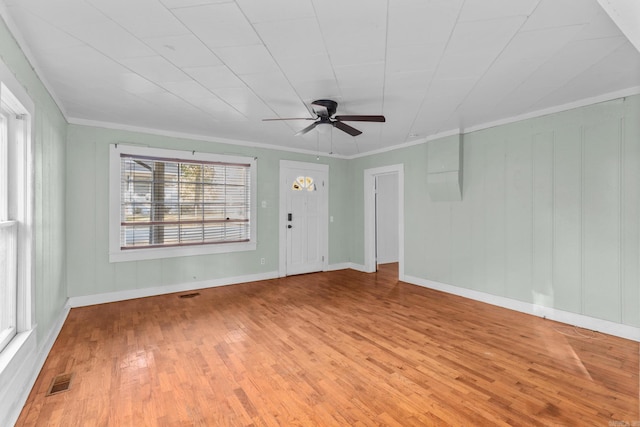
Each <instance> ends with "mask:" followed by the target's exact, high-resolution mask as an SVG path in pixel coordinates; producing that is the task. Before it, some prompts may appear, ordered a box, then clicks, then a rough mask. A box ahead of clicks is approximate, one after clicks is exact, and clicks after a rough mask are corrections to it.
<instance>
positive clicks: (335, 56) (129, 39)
mask: <svg viewBox="0 0 640 427" xmlns="http://www.w3.org/2000/svg"><path fill="white" fill-rule="evenodd" d="M0 2H1V3H3V4H4V15H5V18H6V20H7V21H8V23H9V25H10V27H11V28H12V30H13V31H14V32H15V33H16V38H17V39H18V40H19V41H20V42H21V44H22V47H23V49H24V50H25V52H27V54H28V56H29V58H30V60H31V61H32V62H33V65H34V67H35V68H36V70H37V71H38V73H39V74H40V76H41V78H42V79H43V81H45V83H46V84H47V86H48V88H49V89H50V90H51V91H52V92H53V95H54V97H55V99H56V100H57V102H58V103H59V104H60V106H61V108H62V110H63V112H64V114H65V115H66V117H67V119H68V120H69V121H70V122H72V123H87V124H104V125H107V126H111V127H113V126H115V127H125V128H139V129H154V130H157V131H161V132H169V133H177V134H185V135H186V134H188V135H198V136H202V137H204V138H207V139H215V138H224V139H231V140H238V141H247V142H257V143H263V144H270V145H276V146H283V147H287V148H293V149H302V150H309V151H315V150H316V149H317V148H318V146H319V147H320V150H321V151H323V152H328V151H330V150H333V152H334V153H336V154H338V155H343V156H353V155H358V154H360V153H364V152H370V151H375V150H381V149H385V148H387V147H390V146H393V145H399V144H404V143H407V142H411V141H417V140H424V139H425V138H427V137H429V136H433V135H437V134H443V133H447V132H452V131H456V130H457V129H461V130H462V131H464V130H469V129H474V128H478V127H481V126H483V125H486V124H488V123H494V122H501V121H505V120H509V119H510V118H513V117H519V116H526V115H529V114H533V113H535V112H537V111H545V110H549V109H554V108H557V107H558V106H563V105H567V104H569V105H573V104H579V103H580V102H581V101H583V100H585V99H591V98H595V99H600V98H606V97H607V96H609V95H610V94H616V93H637V91H638V88H639V87H640V53H639V52H638V51H637V50H636V49H635V48H634V47H633V45H632V44H631V43H630V42H629V41H628V40H627V39H626V38H625V36H624V35H623V34H622V33H621V31H620V30H619V29H618V27H617V26H616V25H615V24H614V23H613V22H612V21H611V19H610V18H609V16H608V15H607V14H606V13H605V12H604V10H603V9H602V8H601V7H600V6H599V5H598V3H597V1H596V0H384V1H383V0H341V1H338V0H269V1H267V0H235V1H229V0H217V1H216V0H84V1H83V0H0ZM322 98H324V99H326V98H328V99H333V100H335V101H337V102H338V103H339V106H338V114H342V115H344V114H384V115H385V116H386V118H387V122H386V123H361V122H349V124H350V125H352V126H354V127H356V128H358V129H360V130H362V131H363V132H364V133H363V134H362V135H359V136H357V137H351V136H349V135H347V134H346V133H343V132H341V131H339V130H338V129H333V131H332V132H331V133H330V134H318V133H317V132H315V131H314V132H310V133H308V134H306V135H304V136H298V137H296V136H294V133H295V132H296V131H298V130H300V129H301V128H303V127H305V126H307V125H308V123H309V122H304V121H286V122H284V121H283V122H278V121H276V122H273V121H272V122H263V121H262V119H263V118H275V117H312V116H311V113H310V103H311V102H312V101H313V100H315V99H322Z"/></svg>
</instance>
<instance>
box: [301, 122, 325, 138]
mask: <svg viewBox="0 0 640 427" xmlns="http://www.w3.org/2000/svg"><path fill="white" fill-rule="evenodd" d="M318 123H320V122H313V123H311V124H310V125H309V126H307V127H306V128H304V129H302V130H301V131H298V132H297V133H296V134H295V136H300V135H304V134H305V133H307V132H309V131H311V130H313V129H314V128H315V127H316V126H318Z"/></svg>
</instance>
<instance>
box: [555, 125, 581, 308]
mask: <svg viewBox="0 0 640 427" xmlns="http://www.w3.org/2000/svg"><path fill="white" fill-rule="evenodd" d="M581 135H582V132H581V130H580V129H576V128H572V127H567V126H565V127H563V128H561V129H559V130H558V131H556V132H555V138H554V150H553V169H554V172H553V176H554V185H553V208H554V209H553V278H552V281H553V293H554V305H553V306H554V307H555V308H558V309H560V310H566V311H570V312H574V313H580V312H582V301H581V297H580V296H581V294H582V293H581V289H582V288H581V283H582V244H581V236H582V225H581V224H582V219H581V204H582V201H581V194H582V193H581V188H582V178H581V177H582V173H581V170H582V169H581V168H582V154H581V153H582V150H581V138H582V137H581Z"/></svg>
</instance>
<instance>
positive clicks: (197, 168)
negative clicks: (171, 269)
mask: <svg viewBox="0 0 640 427" xmlns="http://www.w3.org/2000/svg"><path fill="white" fill-rule="evenodd" d="M116 150H117V149H116ZM147 150H149V152H150V153H148V154H146V153H142V152H144V151H145V149H142V148H139V147H136V149H133V150H131V149H128V150H127V149H125V150H122V151H120V152H118V163H119V167H118V169H119V191H118V193H119V233H118V234H119V236H118V238H119V239H118V240H119V248H118V249H119V251H121V252H135V251H139V250H145V249H158V248H185V247H195V246H225V245H229V246H232V245H234V244H236V245H237V244H243V243H250V242H252V241H253V240H254V236H253V233H254V231H253V230H254V227H253V225H254V224H252V219H253V216H252V210H253V197H252V194H253V191H252V190H253V185H252V177H253V176H254V173H253V172H254V169H255V165H254V162H255V161H254V159H249V158H237V157H233V158H232V157H227V156H220V155H211V154H209V155H199V156H198V155H196V154H195V153H191V152H189V153H188V154H187V153H184V152H178V153H182V154H183V155H182V156H175V155H173V156H171V157H164V156H161V155H156V153H157V152H167V151H169V150H154V149H147ZM118 151H119V150H118ZM132 151H134V152H132ZM141 151H142V152H141ZM160 154H162V153H160ZM164 154H176V153H173V152H171V153H164ZM187 157H191V158H187ZM194 157H195V158H194ZM198 157H200V158H198ZM243 160H245V161H243ZM225 251H226V250H224V249H217V250H215V252H225ZM197 253H201V252H197ZM187 254H188V253H187ZM179 255H182V253H180V252H178V253H173V254H172V255H169V256H179Z"/></svg>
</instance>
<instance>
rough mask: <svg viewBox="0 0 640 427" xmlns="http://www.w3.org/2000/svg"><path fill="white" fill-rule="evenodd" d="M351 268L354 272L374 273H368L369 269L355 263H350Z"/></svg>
mask: <svg viewBox="0 0 640 427" xmlns="http://www.w3.org/2000/svg"><path fill="white" fill-rule="evenodd" d="M349 268H350V269H352V270H356V271H359V272H361V273H372V272H371V271H368V270H367V267H365V266H364V265H362V264H356V263H354V262H350V263H349Z"/></svg>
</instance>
